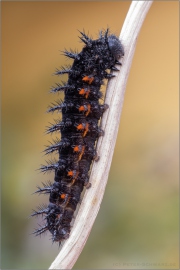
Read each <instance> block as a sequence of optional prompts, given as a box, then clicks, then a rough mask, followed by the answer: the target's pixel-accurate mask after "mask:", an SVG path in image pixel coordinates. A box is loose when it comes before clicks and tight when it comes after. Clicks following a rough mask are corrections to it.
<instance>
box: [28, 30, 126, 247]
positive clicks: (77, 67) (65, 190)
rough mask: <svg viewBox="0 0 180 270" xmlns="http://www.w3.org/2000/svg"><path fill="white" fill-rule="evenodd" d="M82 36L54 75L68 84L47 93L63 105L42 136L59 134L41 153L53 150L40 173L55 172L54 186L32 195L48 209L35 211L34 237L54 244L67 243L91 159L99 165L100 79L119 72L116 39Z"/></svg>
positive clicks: (56, 108)
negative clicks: (60, 95)
mask: <svg viewBox="0 0 180 270" xmlns="http://www.w3.org/2000/svg"><path fill="white" fill-rule="evenodd" d="M80 33H81V37H80V39H81V41H82V42H83V43H85V46H84V48H83V50H82V52H80V53H75V52H73V51H70V52H68V51H66V50H65V51H64V55H65V56H67V57H68V58H72V59H74V62H73V64H72V66H71V67H65V68H64V67H63V68H62V70H57V71H56V73H55V74H56V75H63V74H68V81H67V83H62V84H57V85H56V87H54V88H53V89H52V90H51V92H55V93H56V92H59V91H64V101H63V102H59V101H58V102H56V103H54V104H53V105H52V106H51V107H50V108H49V110H48V111H49V112H54V111H61V112H62V121H59V120H58V121H56V122H55V123H54V124H53V125H52V126H50V127H49V128H48V130H47V133H53V132H55V131H60V132H61V140H55V141H54V142H53V143H52V144H51V145H50V146H48V147H47V148H46V149H45V152H46V154H49V153H52V152H54V151H57V152H58V153H59V160H58V161H57V162H51V163H49V164H47V165H46V166H42V167H41V168H40V169H41V171H43V172H47V171H50V170H54V171H55V177H54V183H50V182H49V183H47V184H43V187H38V190H37V191H36V192H35V193H39V194H49V205H48V206H42V207H39V208H38V210H37V211H34V212H33V214H32V216H37V215H43V216H44V220H45V225H44V226H43V227H41V228H39V229H37V230H36V231H35V232H34V234H35V235H41V234H42V233H44V232H45V231H47V230H49V231H50V232H51V234H52V240H53V242H54V241H56V242H59V243H61V241H63V240H65V239H67V238H68V237H69V234H70V230H71V225H70V224H71V221H72V218H73V214H74V211H75V210H76V206H77V204H78V203H79V201H80V196H81V192H82V190H83V188H84V186H86V188H88V187H90V183H89V170H90V166H91V163H92V161H93V160H96V161H97V160H98V155H97V153H96V150H95V145H96V140H97V139H98V137H99V136H102V135H103V133H104V132H103V131H102V130H101V129H100V128H99V126H98V122H99V119H100V118H101V116H102V114H103V112H104V111H105V110H106V109H107V108H108V105H106V104H104V105H101V104H100V103H99V99H101V98H102V93H101V91H100V87H101V85H102V84H103V79H110V78H112V77H114V75H112V74H111V73H108V72H107V71H108V70H115V71H118V69H117V68H116V67H115V65H116V64H119V65H121V63H120V62H119V60H120V59H121V58H122V56H123V55H124V49H123V46H122V44H121V42H120V41H119V39H118V38H117V37H116V36H115V35H113V34H111V35H109V33H108V29H107V30H106V31H104V32H103V31H101V32H100V34H99V38H98V39H96V40H92V39H91V38H90V37H88V36H87V35H86V34H85V33H83V32H80Z"/></svg>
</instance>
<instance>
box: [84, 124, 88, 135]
mask: <svg viewBox="0 0 180 270" xmlns="http://www.w3.org/2000/svg"><path fill="white" fill-rule="evenodd" d="M84 129H85V131H84V132H83V137H85V136H86V134H87V132H88V131H89V124H88V123H86V126H85V128H84Z"/></svg>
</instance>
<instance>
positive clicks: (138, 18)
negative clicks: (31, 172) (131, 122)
mask: <svg viewBox="0 0 180 270" xmlns="http://www.w3.org/2000/svg"><path fill="white" fill-rule="evenodd" d="M152 2H153V1H132V3H131V6H130V9H129V11H128V14H127V16H126V19H125V22H124V25H123V28H122V31H121V34H120V40H121V41H122V44H123V46H124V50H125V56H124V59H123V63H122V67H121V70H120V72H116V73H115V74H116V77H115V78H113V79H111V80H110V83H109V84H108V88H107V94H106V100H105V103H106V104H109V109H108V110H107V111H106V112H105V113H104V115H103V119H102V122H101V126H102V129H103V130H104V131H105V136H103V137H101V138H100V139H99V140H98V145H97V152H98V155H99V156H100V160H99V161H98V162H94V164H93V167H92V171H91V176H90V183H91V184H92V186H91V188H90V189H88V190H86V192H85V194H84V197H83V200H82V203H81V206H80V208H79V211H78V214H77V217H76V220H75V223H74V225H73V228H72V230H71V234H70V237H69V238H68V239H67V240H66V241H65V243H64V245H63V247H62V249H61V251H60V253H59V255H58V256H57V257H56V259H55V260H54V262H53V263H52V264H51V266H50V268H49V269H71V268H72V267H73V265H74V264H75V262H76V260H77V259H78V257H79V255H80V253H81V251H82V249H83V247H84V245H85V243H86V241H87V239H88V236H89V234H90V231H91V229H92V226H93V223H94V221H95V219H96V216H97V214H98V211H99V208H100V204H101V201H102V198H103V195H104V191H105V187H106V183H107V179H108V175H109V170H110V166H111V161H112V157H113V152H114V147H115V142H116V138H117V134H118V128H119V122H120V115H121V110H122V105H123V100H124V92H125V88H126V83H127V78H128V75H129V71H130V67H131V62H132V58H133V55H134V51H135V47H136V42H137V37H138V35H139V32H140V29H141V26H142V24H143V21H144V19H145V17H146V14H147V12H148V10H149V8H150V6H151V4H152Z"/></svg>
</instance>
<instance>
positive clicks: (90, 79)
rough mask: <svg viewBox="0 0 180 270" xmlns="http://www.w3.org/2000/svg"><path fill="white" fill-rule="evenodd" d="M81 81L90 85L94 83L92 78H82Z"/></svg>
mask: <svg viewBox="0 0 180 270" xmlns="http://www.w3.org/2000/svg"><path fill="white" fill-rule="evenodd" d="M82 81H84V82H87V83H89V84H91V83H92V82H93V81H94V77H89V76H85V77H84V78H82Z"/></svg>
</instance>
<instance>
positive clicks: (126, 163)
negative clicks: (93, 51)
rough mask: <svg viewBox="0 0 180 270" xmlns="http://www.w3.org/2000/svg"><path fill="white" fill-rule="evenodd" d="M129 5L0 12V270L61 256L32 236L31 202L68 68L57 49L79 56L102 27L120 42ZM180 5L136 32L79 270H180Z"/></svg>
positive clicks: (27, 6) (37, 5)
mask: <svg viewBox="0 0 180 270" xmlns="http://www.w3.org/2000/svg"><path fill="white" fill-rule="evenodd" d="M129 6H130V1H116V2H110V1H109V2H93V1H92V2H2V262H1V263H2V269H47V268H48V267H49V266H50V264H51V262H52V261H53V260H54V258H55V256H56V255H57V254H58V247H57V246H56V244H54V245H52V244H51V241H49V239H50V235H49V234H46V235H45V236H43V237H41V238H39V237H36V238H35V237H34V236H32V235H30V234H31V232H32V231H33V229H34V228H36V227H37V222H38V220H37V219H28V216H29V215H30V214H31V209H33V208H35V207H36V206H37V205H38V204H40V203H43V202H44V203H46V202H47V201H48V197H47V196H36V195H31V194H32V193H33V192H34V191H35V190H36V186H37V185H40V183H41V182H42V181H46V180H48V179H53V175H51V174H49V175H43V174H41V173H39V172H37V171H36V169H37V168H38V167H39V166H40V164H44V163H45V162H44V161H45V159H46V157H44V156H43V154H41V152H42V150H43V149H44V145H46V144H47V142H48V140H50V139H51V138H50V137H48V136H45V135H44V133H43V132H44V130H45V126H47V125H48V122H52V121H53V118H56V115H54V116H52V115H47V114H45V111H46V109H47V106H48V105H49V104H50V102H51V101H54V100H55V99H56V98H57V96H56V95H50V94H49V93H48V91H49V88H50V87H51V86H52V85H54V84H55V83H56V82H60V78H58V77H54V76H51V74H52V73H53V72H54V71H55V68H58V67H60V66H61V65H63V64H68V63H69V62H68V61H67V60H66V59H65V57H63V56H62V55H61V53H60V50H63V49H64V48H67V49H69V48H72V49H78V50H79V51H80V50H81V48H82V43H80V42H79V39H78V35H79V33H78V31H77V29H79V30H83V29H85V31H86V32H89V33H90V34H91V35H92V36H93V37H96V36H97V34H98V31H99V30H100V29H102V28H106V27H107V26H109V27H110V28H111V31H112V32H115V33H116V34H117V35H119V33H120V29H121V27H122V24H123V21H124V19H125V16H126V14H127V11H128V9H129ZM178 27H179V9H178V1H159V2H154V3H153V5H152V7H151V9H150V11H149V13H148V15H147V18H146V20H145V22H144V25H143V27H142V30H141V33H140V36H139V38H138V43H137V48H136V52H135V56H134V60H133V64H132V68H131V72H130V76H129V80H128V84H127V89H126V94H125V101H124V106H123V112H122V117H121V123H120V128H119V134H118V139H117V143H116V148H115V153H114V158H113V162H112V166H111V171H110V175H109V181H108V185H107V188H106V192H105V196H104V199H103V202H102V205H101V208H100V212H99V215H98V217H97V220H96V222H95V224H94V227H93V229H92V231H91V234H90V236H89V239H88V241H87V244H86V246H85V248H84V250H83V252H82V254H81V255H80V257H79V259H78V261H77V263H76V264H75V266H74V269H76V268H78V269H79V268H80V269H81V268H83V269H90V268H91V269H94V268H104V269H107V268H108V269H115V268H120V269H178V268H179V267H178V253H179V251H178V165H179V161H178V149H179V133H178V125H179V124H178V122H179V119H178V118H179V103H178V100H179V96H178V95H179V93H178V83H179V81H178V77H179V69H178V68H179V29H178Z"/></svg>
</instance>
